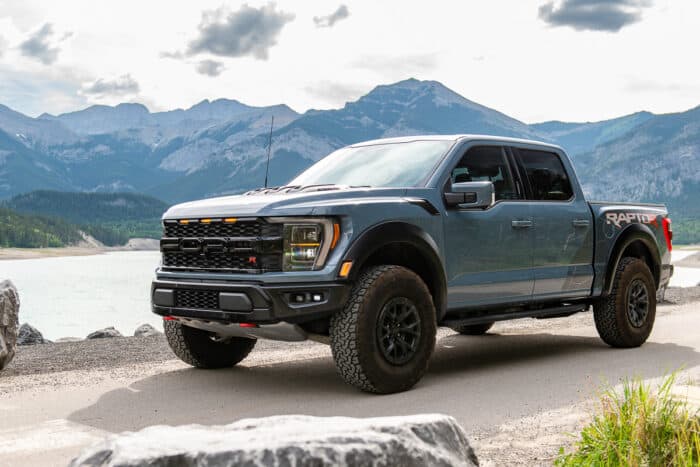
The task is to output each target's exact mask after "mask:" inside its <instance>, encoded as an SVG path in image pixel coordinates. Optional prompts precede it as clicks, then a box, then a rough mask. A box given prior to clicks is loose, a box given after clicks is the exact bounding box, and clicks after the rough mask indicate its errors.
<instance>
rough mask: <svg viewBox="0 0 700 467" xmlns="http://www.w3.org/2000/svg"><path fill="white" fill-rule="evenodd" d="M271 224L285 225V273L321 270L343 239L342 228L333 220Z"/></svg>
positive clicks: (288, 221) (283, 268) (290, 221)
mask: <svg viewBox="0 0 700 467" xmlns="http://www.w3.org/2000/svg"><path fill="white" fill-rule="evenodd" d="M270 220H271V221H272V222H283V223H284V259H283V262H282V270H283V271H311V270H315V269H321V268H322V267H323V266H324V264H325V262H326V258H327V257H328V253H329V251H330V250H331V249H332V248H333V247H335V244H336V243H337V242H338V237H339V236H340V229H339V226H338V224H337V223H334V222H333V221H331V220H330V219H297V218H283V219H279V218H278V219H270Z"/></svg>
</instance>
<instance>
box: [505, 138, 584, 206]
mask: <svg viewBox="0 0 700 467" xmlns="http://www.w3.org/2000/svg"><path fill="white" fill-rule="evenodd" d="M518 153H519V154H520V161H521V162H522V165H523V167H524V169H525V172H526V174H527V179H528V181H529V182H530V188H531V189H532V199H536V200H546V201H566V200H569V199H571V197H572V196H574V191H573V190H572V189H571V182H570V181H569V176H568V175H567V174H566V170H564V165H563V164H562V163H561V159H559V156H558V155H556V154H555V153H553V152H546V151H533V150H530V149H518Z"/></svg>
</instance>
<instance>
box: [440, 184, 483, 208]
mask: <svg viewBox="0 0 700 467" xmlns="http://www.w3.org/2000/svg"><path fill="white" fill-rule="evenodd" d="M445 203H446V204H447V205H448V206H463V207H465V208H479V209H485V208H488V207H489V206H491V205H492V204H493V203H494V188H493V183H492V182H462V183H453V184H452V186H451V187H450V189H449V190H448V191H447V192H446V193H445Z"/></svg>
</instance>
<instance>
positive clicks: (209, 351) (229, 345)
mask: <svg viewBox="0 0 700 467" xmlns="http://www.w3.org/2000/svg"><path fill="white" fill-rule="evenodd" d="M163 328H164V329H165V337H166V338H167V339H168V344H170V348H171V349H172V350H173V352H174V353H175V355H177V356H178V357H179V358H180V360H182V361H183V362H185V363H187V364H188V365H192V366H193V367H196V368H209V369H211V368H228V367H232V366H234V365H235V364H237V363H238V362H240V361H241V360H243V359H244V358H246V357H247V356H248V354H249V353H250V351H251V350H253V347H255V342H256V340H255V339H247V338H245V337H231V338H229V339H226V340H214V339H212V336H213V334H212V333H210V332H207V331H203V330H201V329H196V328H193V327H189V326H184V325H182V324H181V323H179V322H177V321H164V322H163Z"/></svg>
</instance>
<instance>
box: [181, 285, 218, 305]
mask: <svg viewBox="0 0 700 467" xmlns="http://www.w3.org/2000/svg"><path fill="white" fill-rule="evenodd" d="M175 306H176V307H178V308H198V309H203V310H218V309H219V292H216V291H214V290H187V289H177V290H176V291H175Z"/></svg>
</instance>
